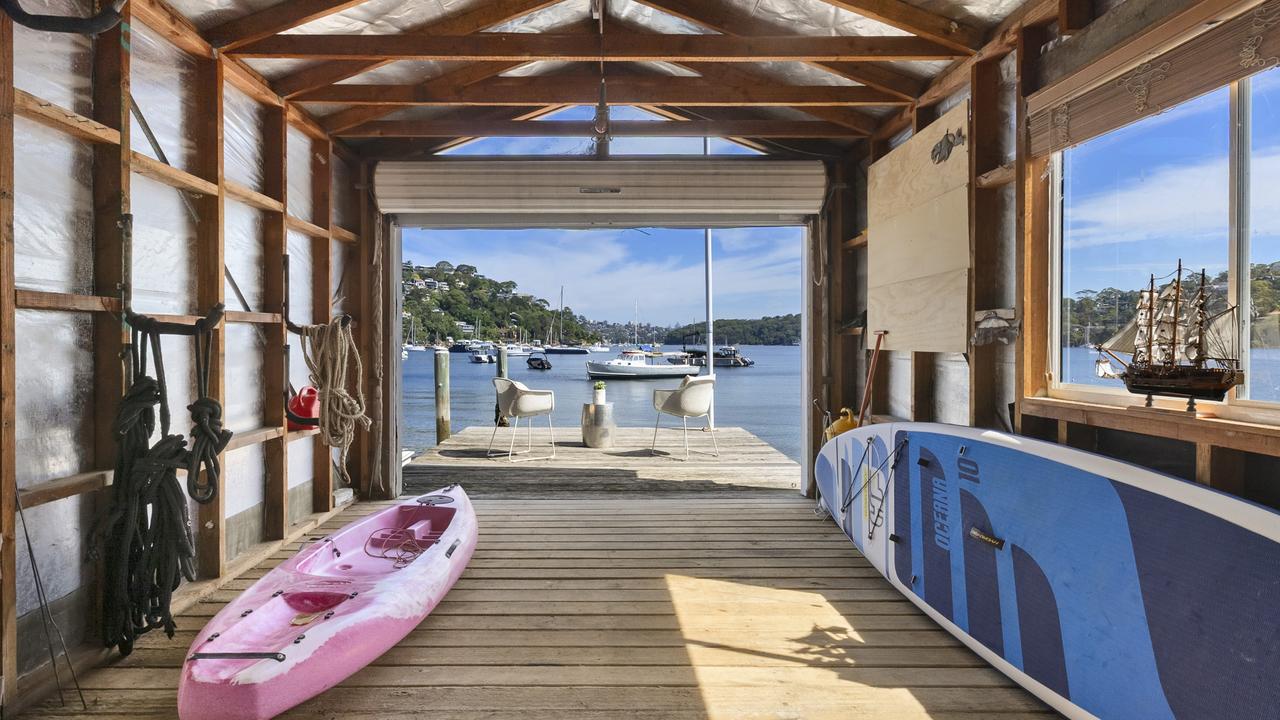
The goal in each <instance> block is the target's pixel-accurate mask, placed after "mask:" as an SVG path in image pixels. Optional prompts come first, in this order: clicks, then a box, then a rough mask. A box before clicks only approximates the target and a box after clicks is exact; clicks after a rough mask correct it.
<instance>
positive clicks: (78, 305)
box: [14, 290, 120, 313]
mask: <svg viewBox="0 0 1280 720" xmlns="http://www.w3.org/2000/svg"><path fill="white" fill-rule="evenodd" d="M14 304H15V305H17V306H18V307H20V308H24V309H27V310H66V311H71V312H110V313H118V312H120V298H113V297H104V296H101V295H73V294H70V293H56V292H43V291H40V290H15V291H14Z"/></svg>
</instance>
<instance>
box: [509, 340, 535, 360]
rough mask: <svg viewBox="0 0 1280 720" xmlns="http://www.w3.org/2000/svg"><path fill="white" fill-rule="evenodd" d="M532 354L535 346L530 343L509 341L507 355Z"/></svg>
mask: <svg viewBox="0 0 1280 720" xmlns="http://www.w3.org/2000/svg"><path fill="white" fill-rule="evenodd" d="M532 354H533V348H531V347H529V346H528V345H519V344H516V343H507V357H529V356H530V355H532Z"/></svg>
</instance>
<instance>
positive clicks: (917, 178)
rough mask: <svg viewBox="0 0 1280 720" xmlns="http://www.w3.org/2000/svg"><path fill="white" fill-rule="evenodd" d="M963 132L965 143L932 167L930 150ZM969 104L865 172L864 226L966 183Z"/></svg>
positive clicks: (900, 146)
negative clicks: (941, 141)
mask: <svg viewBox="0 0 1280 720" xmlns="http://www.w3.org/2000/svg"><path fill="white" fill-rule="evenodd" d="M957 130H963V131H964V135H965V142H964V143H963V144H961V145H957V146H955V147H954V148H952V150H951V155H950V156H949V157H948V158H947V159H946V160H945V161H943V162H940V163H936V164H935V163H934V161H933V159H932V157H931V155H932V153H933V148H934V146H935V145H937V144H938V141H939V140H942V138H943V136H945V135H946V134H947V133H949V132H956V131H957ZM968 136H969V102H968V101H967V100H966V101H965V102H963V103H960V104H959V105H957V106H955V107H954V108H952V109H951V110H950V111H949V112H947V114H945V115H943V116H942V117H940V118H938V119H937V120H935V121H934V122H932V123H930V124H929V125H928V126H927V127H925V128H924V129H922V130H921V131H920V132H919V134H917V135H915V136H913V137H912V138H911V139H909V140H907V141H906V142H904V143H902V144H901V145H899V146H898V147H896V148H894V149H893V150H892V151H891V152H890V153H889V154H888V155H885V156H884V157H883V158H881V159H880V160H878V161H876V162H875V164H873V165H872V166H871V168H870V170H869V171H868V172H867V224H868V227H870V228H872V229H875V227H876V226H877V225H879V224H880V222H882V221H883V220H885V219H888V218H891V217H894V216H895V215H901V214H902V213H905V212H909V211H911V210H913V209H914V208H917V207H919V206H921V205H923V204H925V203H927V202H929V201H930V200H933V199H934V198H936V197H938V196H940V195H944V194H946V193H947V192H948V191H950V190H954V189H955V188H957V187H961V186H966V185H968V183H969V143H968Z"/></svg>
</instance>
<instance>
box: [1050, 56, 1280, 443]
mask: <svg viewBox="0 0 1280 720" xmlns="http://www.w3.org/2000/svg"><path fill="white" fill-rule="evenodd" d="M1227 87H1228V88H1229V99H1228V109H1229V115H1230V138H1229V142H1230V145H1229V149H1228V179H1227V182H1228V191H1227V195H1228V219H1227V267H1228V272H1227V293H1228V296H1229V297H1230V298H1232V299H1233V301H1234V302H1235V303H1236V305H1237V306H1238V308H1239V312H1238V313H1237V314H1238V318H1239V321H1238V324H1237V333H1238V336H1237V339H1236V340H1237V343H1238V346H1239V347H1240V349H1241V353H1240V355H1241V357H1240V364H1241V368H1242V369H1243V370H1244V372H1245V378H1246V379H1248V378H1250V377H1252V376H1251V374H1250V371H1251V368H1250V355H1251V353H1250V352H1249V348H1248V346H1247V342H1248V338H1249V333H1250V320H1249V309H1250V304H1251V302H1252V298H1251V297H1250V295H1249V287H1250V285H1249V283H1248V282H1241V280H1240V279H1241V278H1242V277H1243V278H1247V277H1250V273H1251V264H1250V260H1249V250H1250V244H1249V202H1248V193H1249V190H1250V184H1249V178H1250V175H1249V169H1250V168H1249V162H1250V154H1251V152H1252V143H1251V142H1250V137H1251V127H1250V125H1251V122H1252V113H1251V107H1252V94H1251V92H1250V88H1251V83H1250V78H1247V77H1246V78H1242V79H1240V80H1237V81H1235V82H1232V83H1230V84H1229V85H1227ZM1063 152H1064V151H1063V150H1058V151H1055V152H1054V153H1053V154H1052V155H1051V156H1050V158H1049V208H1048V212H1049V235H1048V242H1049V263H1048V265H1049V267H1048V271H1049V282H1048V283H1047V286H1048V292H1049V297H1048V301H1049V317H1048V323H1047V327H1048V337H1047V338H1046V340H1047V343H1046V344H1047V345H1048V353H1047V354H1048V357H1047V360H1048V363H1047V369H1048V372H1049V382H1048V383H1047V385H1046V391H1047V394H1048V396H1049V397H1051V398H1058V399H1062V400H1073V401H1078V402H1088V403H1094V404H1098V405H1110V406H1129V405H1133V404H1135V403H1136V402H1140V401H1141V400H1140V398H1141V396H1138V395H1134V394H1133V393H1130V392H1128V391H1127V390H1125V389H1124V388H1123V387H1105V386H1099V385H1089V384H1085V383H1068V382H1064V381H1063V380H1062V378H1063V374H1062V300H1063V297H1062V271H1063V249H1064V248H1063V221H1064V219H1065V212H1064V207H1063V202H1064V194H1065V193H1064V183H1065V181H1066V175H1065V173H1064V171H1063ZM1153 402H1154V405H1155V407H1158V408H1162V409H1170V410H1183V409H1185V407H1186V401H1185V400H1183V399H1180V398H1171V397H1159V396H1156V397H1154V398H1153ZM1196 403H1197V406H1200V407H1201V408H1202V410H1210V411H1211V412H1213V413H1214V414H1215V415H1217V416H1218V417H1222V418H1226V419H1233V420H1244V421H1251V422H1261V423H1267V424H1280V400H1253V399H1249V398H1245V397H1240V396H1239V394H1238V389H1237V388H1232V389H1231V390H1230V391H1229V392H1228V393H1227V397H1226V398H1225V399H1224V400H1223V401H1222V402H1213V401H1206V400H1197V401H1196Z"/></svg>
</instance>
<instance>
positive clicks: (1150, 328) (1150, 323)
mask: <svg viewBox="0 0 1280 720" xmlns="http://www.w3.org/2000/svg"><path fill="white" fill-rule="evenodd" d="M1155 310H1156V276H1155V274H1154V273H1153V274H1152V275H1151V289H1150V290H1148V291H1147V365H1148V366H1150V365H1154V364H1155V357H1154V356H1153V355H1152V354H1151V341H1152V338H1153V337H1154V336H1155Z"/></svg>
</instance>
